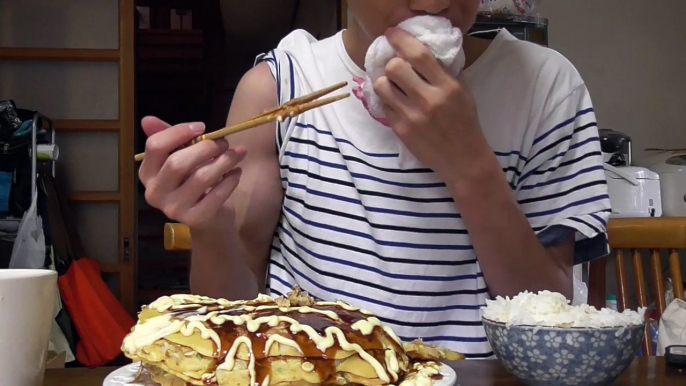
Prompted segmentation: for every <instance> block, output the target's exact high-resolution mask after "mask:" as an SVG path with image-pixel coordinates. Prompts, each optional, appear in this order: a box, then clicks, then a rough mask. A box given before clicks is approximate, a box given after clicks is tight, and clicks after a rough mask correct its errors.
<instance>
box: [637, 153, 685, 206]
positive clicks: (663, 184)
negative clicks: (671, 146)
mask: <svg viewBox="0 0 686 386" xmlns="http://www.w3.org/2000/svg"><path fill="white" fill-rule="evenodd" d="M641 164H642V165H644V166H645V167H647V168H650V169H651V170H653V171H654V172H656V173H657V174H658V175H659V176H660V190H661V191H662V214H663V216H665V217H686V149H680V150H659V152H658V153H656V154H653V155H652V156H650V157H647V158H646V159H645V160H644V161H642V162H641Z"/></svg>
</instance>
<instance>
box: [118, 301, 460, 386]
mask: <svg viewBox="0 0 686 386" xmlns="http://www.w3.org/2000/svg"><path fill="white" fill-rule="evenodd" d="M122 351H123V352H124V354H125V355H126V356H127V357H129V358H130V359H132V360H134V361H136V362H141V363H142V364H143V367H144V368H145V369H146V370H147V371H148V373H149V374H150V375H151V376H152V378H153V379H154V380H155V382H157V383H159V384H161V385H162V386H177V385H179V386H182V385H183V386H185V385H186V384H189V385H198V386H206V385H217V386H224V385H231V386H253V385H260V386H280V385H284V386H285V385H298V386H301V385H302V386H306V385H314V384H324V385H326V384H329V385H343V384H360V385H369V386H377V385H378V386H381V385H391V384H393V385H403V386H413V385H417V386H420V385H421V386H430V385H431V384H432V383H433V381H435V380H439V379H440V378H441V372H440V370H441V363H440V362H441V361H454V360H462V359H464V357H463V356H462V355H460V354H457V353H454V352H452V351H450V350H447V349H443V348H438V347H432V346H428V345H425V344H423V343H422V342H421V341H415V342H412V343H407V344H403V343H402V342H401V341H400V339H398V337H397V336H396V335H395V333H394V332H393V331H392V330H391V329H390V328H389V327H388V326H385V325H384V324H383V323H381V321H380V320H379V319H378V318H376V317H375V316H374V315H373V314H372V313H370V312H368V311H365V310H361V309H357V308H355V307H353V306H352V305H350V304H348V303H345V302H342V301H337V302H321V301H315V300H314V299H313V298H312V297H310V296H309V295H308V294H307V293H303V292H301V291H300V290H299V289H298V288H295V290H294V291H293V293H291V294H289V296H288V297H282V298H277V299H273V298H272V297H269V296H266V295H260V296H258V297H257V298H256V299H254V300H243V301H228V300H224V299H212V298H207V297H202V296H194V295H175V296H169V297H167V296H165V297H162V298H159V299H158V300H156V301H155V302H153V303H151V304H150V305H148V306H146V307H143V309H142V311H141V312H140V314H139V320H138V323H137V324H136V326H134V328H133V329H132V331H131V333H130V334H129V335H128V336H127V337H126V338H125V339H124V342H123V344H122Z"/></svg>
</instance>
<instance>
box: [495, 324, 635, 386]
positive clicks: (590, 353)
mask: <svg viewBox="0 0 686 386" xmlns="http://www.w3.org/2000/svg"><path fill="white" fill-rule="evenodd" d="M483 322H484V327H485V329H486V336H487V337H488V340H489V342H490V344H491V347H492V348H493V352H494V353H495V355H496V356H497V357H498V359H500V361H501V362H502V364H503V365H504V366H505V368H506V369H507V370H508V371H509V372H510V373H512V374H513V375H515V376H516V377H517V378H519V379H520V380H521V381H523V382H525V383H526V384H528V385H609V384H611V383H612V382H613V381H614V380H616V379H617V377H619V375H620V374H621V373H622V372H624V370H626V368H627V367H629V365H630V364H631V362H632V361H633V360H634V358H635V357H636V354H637V353H638V350H639V348H640V346H641V341H642V340H643V336H644V334H645V325H640V326H630V327H626V328H551V327H534V326H510V327H508V326H506V325H505V324H503V323H496V322H493V321H490V320H487V319H483Z"/></svg>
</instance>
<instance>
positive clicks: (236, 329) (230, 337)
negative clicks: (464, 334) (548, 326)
mask: <svg viewBox="0 0 686 386" xmlns="http://www.w3.org/2000/svg"><path fill="white" fill-rule="evenodd" d="M275 305H276V303H274V302H262V303H260V302H248V303H246V304H237V305H234V306H233V307H230V306H227V305H222V304H219V303H214V304H198V305H197V307H188V306H185V307H183V308H179V309H174V308H172V309H171V310H169V312H171V313H172V315H173V318H174V319H182V320H183V319H186V318H188V317H191V316H196V315H207V314H209V313H211V312H216V313H217V315H218V316H236V317H237V316H242V315H245V314H250V315H251V317H252V319H253V320H255V319H258V318H260V317H270V316H282V317H288V318H291V319H293V320H295V321H297V322H298V323H300V324H302V325H306V326H309V327H311V328H312V329H314V330H315V331H316V332H317V333H318V334H319V335H321V336H325V335H326V329H327V328H329V327H337V328H339V329H340V330H341V331H342V332H343V334H344V335H345V337H346V339H347V340H348V342H350V343H352V344H358V345H360V346H361V347H362V348H363V349H364V350H365V351H367V352H368V353H370V354H371V355H372V356H373V357H374V358H375V359H376V360H377V361H378V362H379V363H380V364H382V366H383V367H384V368H385V367H386V365H385V353H384V347H383V344H382V342H381V340H380V337H381V335H382V334H384V333H385V332H384V331H383V330H382V329H381V328H379V327H374V329H373V331H372V333H371V334H369V335H363V334H362V333H361V332H360V331H355V330H353V329H352V325H354V324H355V323H357V322H359V321H362V320H367V319H368V316H366V315H364V314H362V313H361V312H359V311H350V310H347V309H345V308H343V307H340V306H335V305H326V306H316V310H318V311H323V312H327V311H329V312H333V313H335V314H336V315H337V316H338V318H339V319H332V318H330V317H329V316H328V315H326V314H323V313H321V312H300V311H299V310H298V307H293V308H292V309H290V310H288V311H282V310H281V309H279V308H269V309H263V310H253V309H252V307H259V306H275ZM205 324H206V326H207V327H208V328H211V329H212V330H214V331H215V332H216V333H217V335H218V336H219V337H220V340H221V347H220V348H216V352H215V359H216V363H217V365H218V364H220V363H223V362H224V360H225V359H226V356H227V354H228V352H229V350H231V348H232V346H233V344H234V342H235V340H236V339H238V338H239V337H241V336H247V337H248V338H249V339H250V341H251V343H252V355H254V357H255V375H256V377H255V378H256V379H255V381H256V382H258V383H259V384H260V385H262V384H263V382H264V380H265V378H266V377H267V376H268V375H269V374H270V372H271V362H273V361H275V360H283V357H267V356H266V355H265V348H266V345H267V341H268V340H269V337H270V336H271V335H272V334H273V333H276V332H274V331H270V330H273V329H274V328H275V327H272V326H269V325H268V324H266V323H265V324H262V325H261V326H260V327H259V329H258V330H257V331H256V332H254V333H251V332H249V331H248V330H247V328H246V326H245V325H235V324H234V323H233V322H232V321H230V320H227V321H226V322H224V323H222V324H215V323H213V322H212V321H211V320H210V321H207V322H206V323H205ZM276 328H278V329H279V331H278V335H281V336H283V337H284V338H287V339H290V340H293V341H294V342H296V343H297V345H298V346H299V347H300V349H301V350H302V352H303V359H304V360H306V361H307V362H310V363H312V364H313V365H314V370H313V371H314V372H316V373H317V374H318V376H319V379H322V380H323V381H324V383H327V382H326V380H329V379H330V378H331V377H332V376H333V375H334V374H335V372H336V366H335V363H334V361H333V360H330V358H335V356H336V354H337V352H338V351H340V350H342V348H341V346H340V344H339V343H338V340H337V339H336V340H335V341H334V345H333V346H332V347H329V348H326V349H325V350H324V351H322V350H321V349H320V348H319V347H317V345H316V343H315V342H313V341H312V340H311V339H310V337H309V335H308V334H307V333H305V332H303V331H300V332H297V333H293V332H292V331H291V330H290V323H288V322H287V321H282V323H281V325H280V326H278V327H276ZM388 341H391V342H392V344H393V345H394V347H395V348H396V349H397V350H398V351H401V348H400V347H399V345H398V344H397V343H396V342H394V341H393V340H392V339H390V338H389V339H388ZM212 370H213V371H216V368H215V369H212ZM205 384H206V385H207V386H217V383H216V381H215V380H214V379H213V378H210V379H208V380H206V381H205ZM189 385H190V384H189Z"/></svg>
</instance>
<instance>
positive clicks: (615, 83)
mask: <svg viewBox="0 0 686 386" xmlns="http://www.w3.org/2000/svg"><path fill="white" fill-rule="evenodd" d="M685 13H686V1H671V0H651V1H641V0H603V1H598V0H574V1H560V0H545V1H544V2H543V6H542V8H541V15H542V16H544V17H546V18H548V19H549V22H550V25H549V34H550V42H549V43H550V46H551V48H553V49H555V50H557V51H559V52H560V53H562V54H563V55H565V56H566V57H567V58H568V59H569V60H571V61H572V63H574V65H575V66H576V67H577V69H578V70H579V72H580V73H581V75H582V77H583V78H584V79H585V81H586V83H587V84H588V87H589V89H590V92H591V96H592V98H593V101H594V105H595V108H596V112H597V117H598V123H599V126H600V128H609V129H613V130H618V131H622V132H625V133H627V134H628V135H630V136H631V137H632V139H633V142H634V147H633V148H634V154H635V159H637V160H640V158H642V157H643V156H645V154H646V152H645V151H644V149H645V148H649V147H661V148H686V75H685V74H684V73H683V71H684V69H686V23H684V22H683V20H682V15H683V14H685ZM644 260H647V258H646V259H644ZM681 265H682V267H686V259H684V256H682V263H681ZM667 266H668V265H667V260H666V257H665V258H664V259H663V261H662V267H663V268H666V267H667ZM627 268H628V270H627V274H628V275H629V276H628V277H629V278H633V268H632V267H630V266H629V267H627ZM650 269H651V268H650V267H649V266H648V265H647V264H645V265H644V272H645V273H646V275H649V273H650V272H651V271H650ZM615 278H616V276H615V261H614V259H612V258H610V259H608V264H607V290H608V293H616V288H617V287H616V279H615ZM648 281H649V287H650V285H651V283H652V280H650V279H649V280H648ZM629 284H630V287H631V290H632V291H633V287H634V286H633V279H630V281H629ZM649 290H650V288H649Z"/></svg>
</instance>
